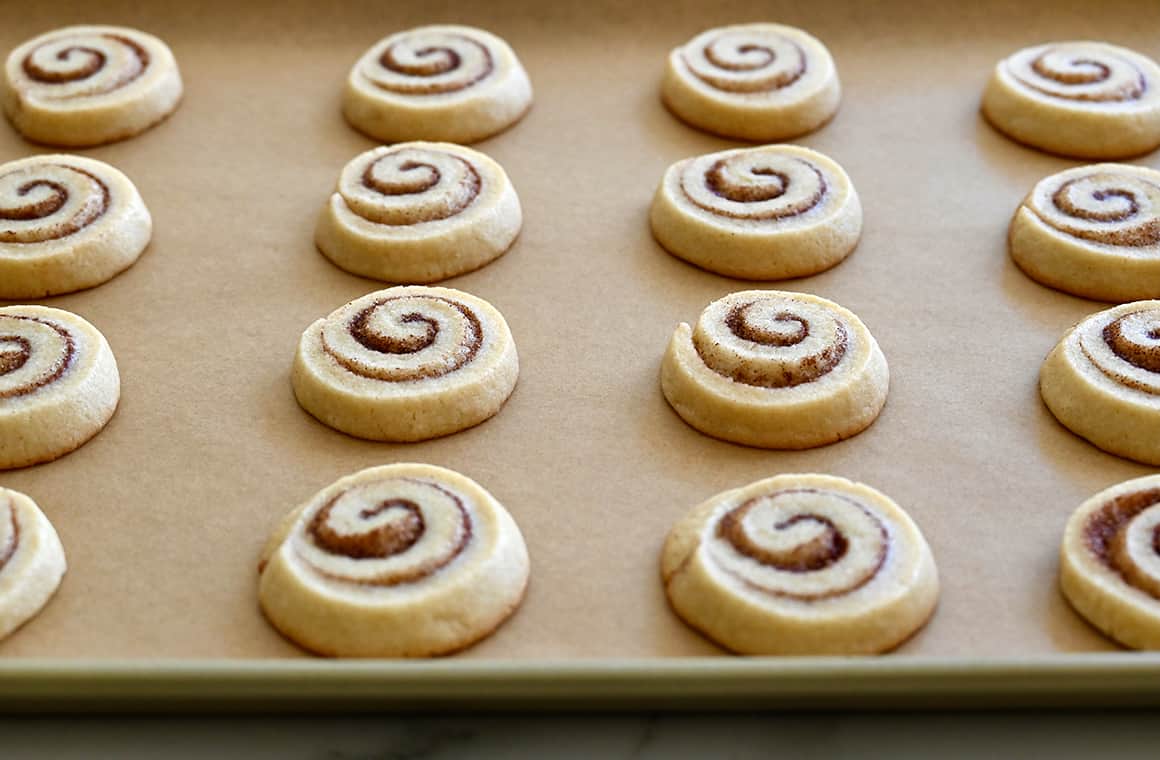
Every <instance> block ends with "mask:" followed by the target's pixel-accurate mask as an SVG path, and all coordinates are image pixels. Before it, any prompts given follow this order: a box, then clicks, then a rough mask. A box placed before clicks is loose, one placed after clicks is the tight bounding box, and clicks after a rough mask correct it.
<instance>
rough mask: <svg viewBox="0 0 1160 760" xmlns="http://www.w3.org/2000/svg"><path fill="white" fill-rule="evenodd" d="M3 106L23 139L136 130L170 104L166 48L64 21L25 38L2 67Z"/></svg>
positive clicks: (177, 95) (148, 38)
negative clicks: (57, 27) (34, 35)
mask: <svg viewBox="0 0 1160 760" xmlns="http://www.w3.org/2000/svg"><path fill="white" fill-rule="evenodd" d="M4 72H5V76H4V87H3V99H4V112H5V113H6V114H7V115H8V118H9V119H10V120H11V121H12V124H13V125H14V126H15V127H16V129H17V130H19V132H20V133H21V134H23V135H24V136H25V137H27V138H28V139H29V140H34V141H36V142H41V143H47V144H49V145H65V146H89V145H100V144H102V143H108V142H113V141H115V140H123V139H125V138H127V137H132V136H133V135H136V134H138V133H140V132H144V131H145V130H146V129H148V128H149V127H152V126H153V125H154V124H156V123H157V122H159V121H161V120H162V119H164V118H165V117H166V116H168V115H169V114H171V113H172V112H173V111H174V109H176V108H177V103H178V101H180V100H181V91H182V87H181V74H180V73H179V72H178V70H177V62H176V61H175V60H174V58H173V53H171V52H170V50H169V47H168V46H167V45H166V44H165V43H164V42H162V41H161V40H159V39H157V38H156V37H154V36H153V35H151V34H146V33H145V32H140V31H137V30H136V29H128V28H125V27H120V26H70V27H65V28H63V29H57V30H55V31H52V32H49V33H47V34H42V35H40V36H39V37H36V38H34V39H31V40H29V41H28V42H25V43H24V44H23V45H21V46H20V47H18V48H16V49H15V50H13V51H12V53H11V54H10V55H9V56H8V63H7V65H6V66H5V69H4Z"/></svg>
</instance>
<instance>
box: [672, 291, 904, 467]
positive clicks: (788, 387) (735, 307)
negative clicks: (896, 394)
mask: <svg viewBox="0 0 1160 760" xmlns="http://www.w3.org/2000/svg"><path fill="white" fill-rule="evenodd" d="M889 385H890V372H889V370H888V369H887V366H886V357H885V356H883V355H882V350H881V349H880V348H879V347H878V343H877V341H875V340H874V336H872V335H871V334H870V331H869V330H867V329H866V326H865V325H864V324H862V321H861V320H860V319H858V317H856V316H855V315H854V314H853V313H852V312H850V311H848V310H846V309H843V308H842V307H841V306H839V305H838V304H836V303H834V302H832V301H827V300H826V299H824V298H819V297H817V296H812V295H808V294H805V293H788V292H783V291H777V290H746V291H741V292H738V293H731V294H729V295H727V296H725V297H724V298H721V299H719V300H717V301H714V302H713V303H711V304H709V306H708V307H707V308H706V309H705V310H704V311H703V312H701V317H700V319H698V320H697V326H696V328H692V327H690V326H689V325H688V324H685V323H681V324H680V325H678V326H677V329H676V332H674V333H673V337H672V340H671V341H670V342H669V347H668V351H667V352H666V353H665V357H664V360H663V361H662V363H661V390H662V391H663V392H664V394H665V398H666V399H668V402H669V404H671V405H672V407H673V409H674V410H676V412H677V414H679V415H680V416H681V418H682V419H683V420H684V421H685V422H687V423H689V424H690V425H692V426H693V427H694V428H696V429H697V430H700V431H701V432H702V433H706V434H707V435H711V436H713V437H714V438H721V439H724V440H726V441H733V442H735V443H743V444H746V445H749V446H760V447H763V448H770V449H805V448H811V447H813V446H823V445H825V444H827V443H833V442H835V441H840V440H842V439H843V438H849V437H850V436H852V435H855V434H857V433H860V432H861V431H862V430H864V429H866V428H867V427H869V425H870V424H871V423H872V422H874V420H875V419H876V418H877V417H878V413H879V412H880V411H881V410H882V406H883V405H884V404H885V403H886V393H887V390H888V388H889Z"/></svg>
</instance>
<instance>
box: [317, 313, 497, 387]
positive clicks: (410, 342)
mask: <svg viewBox="0 0 1160 760" xmlns="http://www.w3.org/2000/svg"><path fill="white" fill-rule="evenodd" d="M482 345H483V325H482V324H481V323H480V321H479V317H478V316H477V315H476V314H475V312H473V311H472V310H471V308H469V307H468V306H466V305H464V304H462V303H459V302H457V301H452V300H450V299H447V298H442V297H438V296H394V297H389V298H381V299H378V300H376V301H374V302H373V303H372V304H371V305H369V306H366V307H364V308H361V309H359V310H357V311H355V312H354V313H353V314H352V315H350V316H349V317H347V318H345V319H335V320H331V321H329V322H328V323H327V324H326V326H325V327H323V330H322V346H323V350H324V351H325V352H326V353H327V354H329V355H330V356H331V357H332V358H333V359H334V360H335V361H336V362H338V364H340V365H341V366H342V367H344V368H345V369H346V370H348V371H349V372H352V373H354V374H356V375H360V376H362V377H366V378H370V379H374V380H383V381H387V382H407V381H413V380H424V379H431V378H439V377H442V376H444V375H447V374H449V373H451V372H455V371H456V370H458V369H460V368H461V367H463V366H464V365H466V364H468V363H469V362H471V361H472V360H473V359H474V358H475V356H476V354H477V353H478V352H479V350H480V347H481V346H482Z"/></svg>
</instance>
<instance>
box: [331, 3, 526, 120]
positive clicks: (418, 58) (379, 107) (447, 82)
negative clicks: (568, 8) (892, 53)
mask: <svg viewBox="0 0 1160 760" xmlns="http://www.w3.org/2000/svg"><path fill="white" fill-rule="evenodd" d="M531 101H532V88H531V83H530V82H529V81H528V76H527V73H526V72H525V71H524V68H523V66H522V65H521V64H520V62H519V60H518V59H517V58H516V56H515V53H513V52H512V49H511V47H509V46H508V44H507V43H506V42H504V41H503V40H502V39H500V38H499V37H497V36H495V35H494V34H490V33H488V32H486V31H484V30H482V29H475V28H473V27H468V26H424V27H418V28H415V29H409V30H406V31H403V32H399V33H397V34H393V35H391V36H390V37H387V38H385V39H383V40H380V41H379V42H378V43H377V44H375V45H374V46H372V47H371V48H370V50H368V51H367V52H366V53H364V54H363V56H362V57H361V58H359V60H358V61H357V62H356V63H355V65H354V67H353V68H352V69H351V72H350V76H349V77H348V78H347V87H346V92H345V95H344V99H343V111H344V113H345V114H346V117H347V120H348V121H350V123H351V124H352V125H354V126H355V128H357V129H359V130H361V131H363V132H365V133H366V134H368V135H370V136H372V137H375V138H378V139H379V140H381V141H383V142H391V143H393V142H402V141H406V140H445V141H447V142H456V143H467V142H474V141H476V140H480V139H483V138H484V137H488V136H490V135H492V134H495V133H496V132H499V131H501V130H503V129H506V128H507V127H509V126H511V125H512V124H514V123H515V122H516V121H518V120H519V119H520V118H521V117H522V116H523V114H524V112H526V111H527V109H528V107H529V106H530V105H531Z"/></svg>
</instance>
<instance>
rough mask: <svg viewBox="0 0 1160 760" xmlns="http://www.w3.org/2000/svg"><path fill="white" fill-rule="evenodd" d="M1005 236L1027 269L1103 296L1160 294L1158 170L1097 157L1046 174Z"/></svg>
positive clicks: (1066, 287) (1056, 284)
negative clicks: (1090, 162)
mask: <svg viewBox="0 0 1160 760" xmlns="http://www.w3.org/2000/svg"><path fill="white" fill-rule="evenodd" d="M1007 240H1008V244H1009V248H1010V251H1011V258H1012V259H1013V260H1014V261H1015V263H1016V264H1017V265H1018V266H1019V268H1020V269H1022V270H1023V271H1024V272H1026V273H1027V276H1029V277H1031V278H1032V279H1034V280H1038V281H1039V282H1041V283H1043V284H1044V285H1048V286H1050V287H1053V288H1057V289H1059V290H1063V291H1066V292H1068V293H1074V294H1075V295H1077V296H1084V297H1085V298H1095V299H1099V300H1103V301H1134V300H1138V299H1142V298H1155V297H1160V172H1158V171H1156V170H1155V169H1148V168H1146V167H1143V166H1129V165H1127V164H1095V165H1092V166H1080V167H1076V168H1074V169H1068V170H1066V171H1062V172H1059V173H1058V174H1053V175H1051V176H1050V177H1047V178H1045V179H1043V180H1041V181H1040V182H1039V183H1038V184H1037V185H1036V186H1035V187H1034V188H1033V189H1032V190H1031V193H1030V194H1028V196H1027V197H1026V198H1025V199H1024V200H1023V204H1022V205H1021V206H1020V207H1019V209H1018V210H1017V211H1016V212H1015V217H1014V218H1013V219H1012V220H1011V226H1010V229H1009V230H1008V234H1007Z"/></svg>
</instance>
